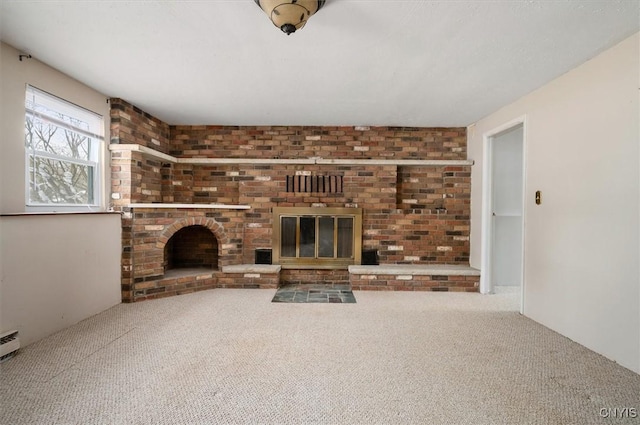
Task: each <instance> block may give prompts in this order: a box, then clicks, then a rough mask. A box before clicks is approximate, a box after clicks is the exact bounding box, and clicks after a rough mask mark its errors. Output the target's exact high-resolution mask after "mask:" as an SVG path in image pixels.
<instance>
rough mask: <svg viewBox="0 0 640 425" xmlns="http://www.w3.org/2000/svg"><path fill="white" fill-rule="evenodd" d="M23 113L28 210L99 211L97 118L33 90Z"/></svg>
mask: <svg viewBox="0 0 640 425" xmlns="http://www.w3.org/2000/svg"><path fill="white" fill-rule="evenodd" d="M25 109H26V114H25V115H26V118H25V149H26V162H27V164H26V169H27V185H26V186H27V205H28V206H35V207H38V206H41V207H58V206H59V207H84V206H86V207H95V206H98V205H99V199H100V193H99V187H100V185H99V181H100V161H101V151H102V144H103V140H104V136H103V134H104V122H103V118H102V116H100V115H98V114H96V113H93V112H91V111H89V110H87V109H84V108H82V107H80V106H77V105H74V104H73V103H70V102H67V101H65V100H63V99H60V98H58V97H56V96H53V95H51V94H49V93H46V92H44V91H41V90H38V89H37V88H35V87H32V86H27V94H26V101H25Z"/></svg>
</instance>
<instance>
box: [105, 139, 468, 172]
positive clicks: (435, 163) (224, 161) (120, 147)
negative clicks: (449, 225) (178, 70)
mask: <svg viewBox="0 0 640 425" xmlns="http://www.w3.org/2000/svg"><path fill="white" fill-rule="evenodd" d="M109 150H110V151H111V152H126V151H130V152H141V153H142V154H143V155H145V156H148V157H152V158H155V159H157V160H159V161H163V162H168V163H172V164H193V165H239V164H262V165H264V164H273V165H278V164H279V165H295V164H302V165H380V166H385V165H392V166H419V167H446V166H468V165H473V160H455V159H325V158H320V157H313V158H302V159H296V158H290V159H283V158H277V159H275V158H274V159H268V158H177V157H175V156H171V155H167V154H165V153H162V152H159V151H157V150H155V149H151V148H148V147H146V146H141V145H137V144H112V145H109Z"/></svg>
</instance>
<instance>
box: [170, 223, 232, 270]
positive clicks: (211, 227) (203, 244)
mask: <svg viewBox="0 0 640 425" xmlns="http://www.w3.org/2000/svg"><path fill="white" fill-rule="evenodd" d="M224 237H225V235H224V229H223V228H222V226H220V224H219V223H217V222H216V221H215V220H213V219H204V218H185V219H182V220H177V221H176V222H175V223H173V224H172V225H171V226H169V227H168V228H167V229H165V231H164V232H163V234H162V236H161V237H160V239H159V244H160V246H159V248H162V251H163V253H164V260H163V266H164V271H165V272H166V271H167V270H172V269H184V268H207V269H211V270H219V268H220V255H219V253H220V250H221V245H222V243H223V242H224Z"/></svg>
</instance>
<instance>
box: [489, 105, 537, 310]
mask: <svg viewBox="0 0 640 425" xmlns="http://www.w3.org/2000/svg"><path fill="white" fill-rule="evenodd" d="M519 125H522V174H523V176H522V177H523V178H522V186H523V187H522V250H521V252H522V258H521V261H522V276H521V281H522V286H521V290H520V313H523V314H524V285H525V282H524V246H525V243H524V242H525V225H524V223H525V218H526V203H525V202H524V201H525V194H526V186H527V178H526V168H525V167H526V163H527V161H526V154H527V149H526V146H527V144H526V138H527V131H526V125H527V124H526V115H523V116H521V117H518V118H516V119H514V120H512V121H509V122H507V123H505V124H503V125H501V126H498V127H496V128H494V129H492V130H490V131H488V132H486V133H484V134H483V141H482V150H483V153H482V163H483V166H482V241H481V244H482V254H481V259H480V264H481V270H482V274H481V276H480V293H482V294H490V293H492V292H493V270H492V264H493V262H492V259H493V240H492V239H493V237H492V236H493V220H492V219H491V218H492V200H493V184H492V183H493V182H492V179H493V164H492V160H493V155H492V148H493V137H494V136H496V135H497V134H499V133H502V132H504V131H506V130H509V129H510V128H513V127H516V126H519Z"/></svg>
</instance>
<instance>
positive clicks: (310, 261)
mask: <svg viewBox="0 0 640 425" xmlns="http://www.w3.org/2000/svg"><path fill="white" fill-rule="evenodd" d="M282 217H314V218H318V217H335V218H336V219H337V218H341V217H343V218H344V217H348V218H352V219H353V241H352V249H353V252H352V255H351V256H350V257H348V258H321V257H320V258H319V257H317V256H316V257H314V258H311V257H282V256H281V249H280V248H281V220H282ZM297 226H298V227H297V229H296V234H297V235H299V233H300V229H299V220H298V225H297ZM338 241H339V238H337V237H336V238H334V241H333V243H334V252H335V251H336V249H337V244H338ZM299 243H300V242H299V237H298V238H297V239H296V247H297V249H299ZM316 247H317V241H316ZM316 250H317V248H316ZM272 257H273V258H272V260H273V264H280V265H281V266H282V268H284V269H346V268H347V267H348V266H349V265H352V264H361V261H362V208H325V207H309V208H306V207H274V208H273V232H272Z"/></svg>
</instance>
